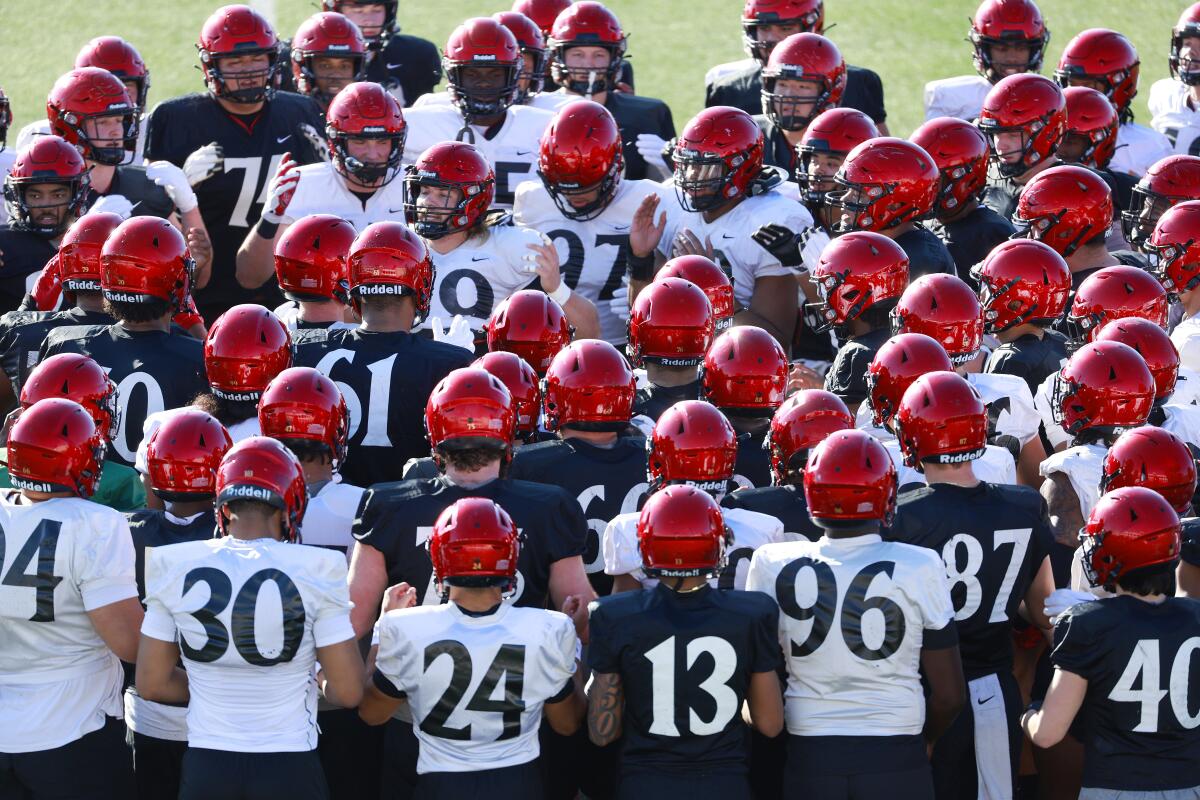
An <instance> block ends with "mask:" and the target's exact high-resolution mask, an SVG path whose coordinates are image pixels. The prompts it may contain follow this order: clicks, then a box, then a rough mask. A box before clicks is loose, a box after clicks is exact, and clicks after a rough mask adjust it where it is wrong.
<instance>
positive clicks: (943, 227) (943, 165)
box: [911, 117, 1016, 280]
mask: <svg viewBox="0 0 1200 800" xmlns="http://www.w3.org/2000/svg"><path fill="white" fill-rule="evenodd" d="M911 138H912V142H913V144H915V145H917V146H918V147H920V148H922V149H923V150H924V151H925V152H927V153H929V155H930V157H931V158H933V162H934V164H935V165H936V166H937V168H938V173H939V174H940V175H941V183H940V188H939V189H938V196H937V200H935V201H934V205H933V214H934V219H933V220H932V221H931V222H930V223H929V229H930V230H931V231H933V232H934V233H935V234H936V235H937V237H938V238H939V239H941V240H942V243H943V244H945V245H946V249H947V250H949V251H950V257H951V258H953V259H954V266H955V268H956V270H957V273H958V276H959V277H960V278H963V279H964V280H966V279H967V278H968V277H970V276H971V268H972V267H974V266H975V265H976V264H978V263H979V262H981V261H983V260H984V259H985V258H986V257H987V255H988V253H990V252H991V251H992V249H993V248H994V247H996V246H997V245H999V244H1001V243H1003V242H1004V241H1006V240H1007V239H1008V238H1009V237H1011V236H1012V235H1013V234H1014V233H1016V228H1014V227H1013V225H1012V223H1011V222H1009V221H1008V220H1007V219H1005V218H1004V217H1002V216H1000V215H999V214H997V213H996V212H995V211H993V210H992V209H990V208H988V207H987V206H985V205H983V204H982V203H981V202H980V200H981V198H982V197H983V190H984V187H985V186H987V172H988V144H987V139H986V138H984V136H983V134H982V133H980V131H979V128H977V127H975V126H974V125H972V124H971V123H969V122H965V121H963V120H961V119H955V118H953V117H935V118H933V119H931V120H929V121H928V122H926V123H925V124H924V125H922V126H921V127H919V128H917V129H916V130H915V131H913V134H912V137H911Z"/></svg>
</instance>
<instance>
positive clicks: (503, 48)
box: [442, 17, 525, 121]
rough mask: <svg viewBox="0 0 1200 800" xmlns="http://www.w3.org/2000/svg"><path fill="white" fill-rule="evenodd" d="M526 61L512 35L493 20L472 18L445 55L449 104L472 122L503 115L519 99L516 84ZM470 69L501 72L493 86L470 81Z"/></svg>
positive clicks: (457, 31)
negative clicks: (475, 119) (468, 74)
mask: <svg viewBox="0 0 1200 800" xmlns="http://www.w3.org/2000/svg"><path fill="white" fill-rule="evenodd" d="M524 62H525V59H524V58H522V57H521V47H520V45H519V44H517V37H516V36H513V33H512V31H510V30H509V29H508V28H506V27H504V26H503V25H501V24H500V23H499V22H497V21H496V20H494V19H492V18H491V17H473V18H471V19H468V20H467V21H465V22H464V23H463V24H461V25H459V26H458V27H457V28H455V29H454V32H453V33H451V34H450V39H449V41H447V42H446V49H445V50H444V51H443V53H442V68H443V69H444V70H445V72H446V83H447V84H448V85H449V93H450V101H451V102H452V103H453V104H454V106H455V108H457V109H458V110H459V112H460V113H461V114H462V115H463V118H464V119H465V120H467V121H470V120H472V119H474V118H476V117H492V116H495V115H497V114H502V113H504V111H505V110H506V109H507V108H508V107H509V106H511V105H512V104H513V103H514V102H515V101H516V98H517V84H518V82H519V81H520V76H521V70H522V69H523V67H524ZM471 68H494V69H499V70H500V72H501V77H500V80H499V82H497V83H495V84H493V85H484V86H481V85H477V84H476V83H475V81H474V79H472V80H468V79H467V73H466V70H468V69H471Z"/></svg>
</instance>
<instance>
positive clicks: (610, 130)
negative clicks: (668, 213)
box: [513, 100, 670, 345]
mask: <svg viewBox="0 0 1200 800" xmlns="http://www.w3.org/2000/svg"><path fill="white" fill-rule="evenodd" d="M621 141H622V134H621V130H620V129H619V128H618V127H617V122H616V121H615V120H614V119H613V117H612V114H611V113H609V112H608V111H607V110H606V109H605V108H604V107H602V106H600V105H598V104H597V103H593V102H592V101H590V100H573V101H571V102H568V103H567V104H566V105H564V106H563V107H562V108H560V109H559V110H558V112H557V113H556V114H555V116H554V119H553V120H551V122H550V124H549V125H548V126H547V127H546V130H545V132H544V133H543V134H542V138H541V142H540V144H539V154H538V166H537V173H538V177H539V178H540V179H541V180H540V182H535V181H526V182H524V183H522V184H521V185H520V186H519V187H517V195H516V200H515V202H514V205H513V220H514V221H515V222H516V223H517V224H518V225H524V226H526V227H529V228H532V229H533V230H536V231H540V232H541V233H542V234H543V235H544V236H545V237H546V238H548V239H549V240H550V241H551V242H553V243H554V246H555V247H556V248H557V250H558V259H559V263H560V265H561V266H560V271H561V272H562V274H563V277H564V278H565V284H566V286H568V287H569V288H570V289H571V290H572V291H575V292H578V293H580V294H581V295H582V296H583V297H585V298H587V299H588V300H590V301H591V302H592V303H593V304H594V305H595V306H596V310H597V312H598V314H599V316H600V338H603V339H604V340H606V341H608V342H611V343H612V344H615V345H621V344H623V343H624V342H625V338H626V332H625V320H627V319H628V314H629V311H628V307H629V298H628V288H627V287H628V283H627V281H626V277H625V276H626V272H627V271H628V264H627V257H628V254H629V251H630V249H631V247H635V246H636V248H637V249H638V250H640V251H643V252H645V251H653V249H654V248H653V244H652V243H647V242H645V241H642V240H641V239H637V237H639V236H640V237H642V238H644V237H645V236H646V234H647V233H648V231H647V230H646V227H645V226H639V227H637V228H635V227H634V226H633V221H634V218H635V216H636V215H637V213H638V211H639V209H641V208H642V207H643V206H644V205H645V204H646V202H647V199H648V198H651V197H657V198H658V199H659V201H660V202H661V201H663V200H666V201H667V202H670V200H669V199H668V196H667V194H666V190H665V189H663V188H662V187H661V186H659V185H658V184H656V183H654V182H653V181H648V180H631V179H630V175H629V174H628V173H625V176H624V178H622V170H623V168H624V167H625V157H624V155H623V154H622V150H621ZM631 237H632V238H634V239H636V241H631Z"/></svg>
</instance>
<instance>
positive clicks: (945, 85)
mask: <svg viewBox="0 0 1200 800" xmlns="http://www.w3.org/2000/svg"><path fill="white" fill-rule="evenodd" d="M991 89H992V85H991V84H990V83H988V82H987V79H985V78H983V77H981V76H979V75H958V76H956V77H953V78H941V79H940V80H936V81H930V82H929V83H926V84H925V119H926V120H931V119H933V118H934V117H957V118H959V119H965V120H968V121H970V120H973V119H975V118H976V117H978V116H979V112H981V111H983V101H984V99H985V98H986V97H987V94H988V92H989V91H991Z"/></svg>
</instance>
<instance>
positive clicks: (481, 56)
mask: <svg viewBox="0 0 1200 800" xmlns="http://www.w3.org/2000/svg"><path fill="white" fill-rule="evenodd" d="M471 60H472V61H495V60H496V57H495V56H494V55H492V54H491V53H479V54H478V55H476V56H475V57H474V58H473V59H471Z"/></svg>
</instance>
